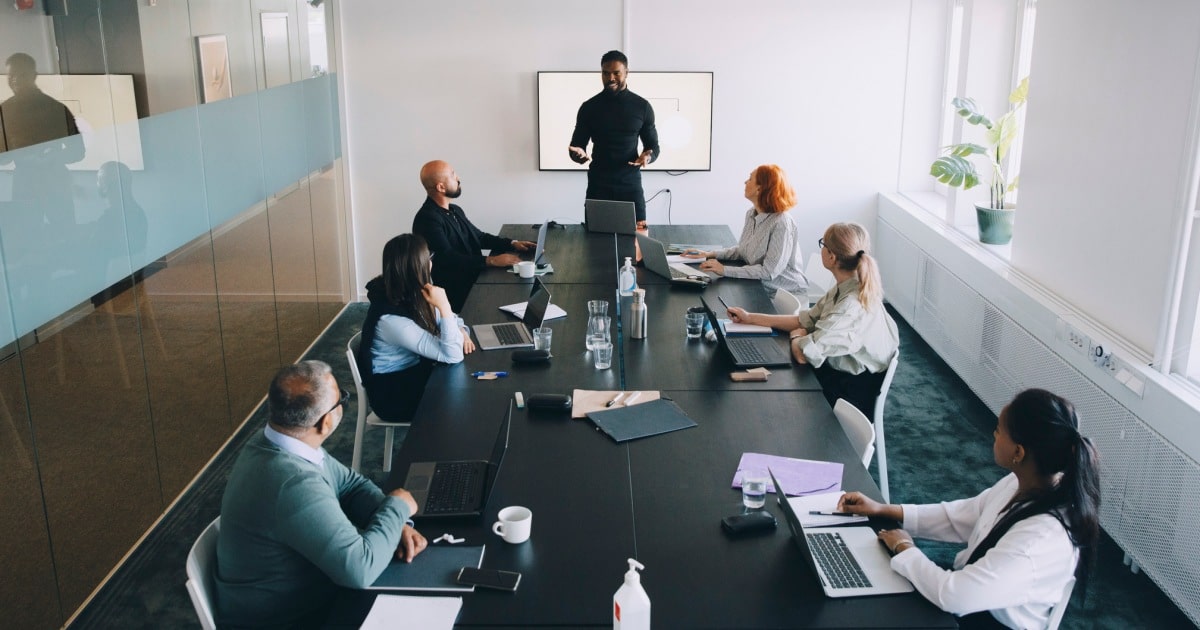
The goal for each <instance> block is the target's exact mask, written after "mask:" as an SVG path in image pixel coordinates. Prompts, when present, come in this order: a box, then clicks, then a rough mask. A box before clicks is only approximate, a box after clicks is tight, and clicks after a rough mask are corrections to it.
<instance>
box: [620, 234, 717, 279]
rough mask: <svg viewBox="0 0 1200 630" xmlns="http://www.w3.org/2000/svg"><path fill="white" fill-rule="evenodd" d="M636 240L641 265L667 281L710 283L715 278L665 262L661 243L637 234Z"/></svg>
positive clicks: (665, 249)
mask: <svg viewBox="0 0 1200 630" xmlns="http://www.w3.org/2000/svg"><path fill="white" fill-rule="evenodd" d="M637 240H638V247H639V248H641V250H642V263H644V264H645V265H646V268H647V269H649V270H650V271H653V272H654V273H656V274H658V275H660V276H662V277H664V278H666V279H667V280H688V279H693V280H695V279H699V280H704V281H708V282H711V281H713V280H716V278H717V275H716V274H712V273H709V272H707V271H703V270H700V269H697V268H695V267H689V266H688V265H685V264H684V263H670V262H667V248H666V246H664V245H663V244H662V242H661V241H658V240H655V239H652V238H650V237H649V236H646V235H645V234H638V235H637ZM696 262H700V261H699V260H697V261H696Z"/></svg>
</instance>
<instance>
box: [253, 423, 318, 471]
mask: <svg viewBox="0 0 1200 630" xmlns="http://www.w3.org/2000/svg"><path fill="white" fill-rule="evenodd" d="M263 435H264V436H265V437H266V438H267V441H269V442H270V443H272V444H274V445H275V446H278V447H279V449H280V450H282V451H284V452H285V453H291V454H292V455H295V456H296V457H299V458H301V459H306V460H308V461H310V462H312V463H314V464H316V465H317V466H324V465H325V449H323V448H313V447H311V446H309V445H307V444H305V443H304V442H302V441H300V440H297V439H296V438H294V437H292V436H290V435H286V434H283V433H280V432H279V431H276V430H275V429H272V428H271V425H269V424H268V425H267V426H265V427H263Z"/></svg>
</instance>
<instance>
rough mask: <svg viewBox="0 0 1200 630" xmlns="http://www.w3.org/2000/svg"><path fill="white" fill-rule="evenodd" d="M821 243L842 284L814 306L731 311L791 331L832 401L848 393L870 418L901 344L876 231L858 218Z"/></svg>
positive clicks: (739, 318) (797, 351)
mask: <svg viewBox="0 0 1200 630" xmlns="http://www.w3.org/2000/svg"><path fill="white" fill-rule="evenodd" d="M817 244H818V245H820V247H821V263H822V265H824V267H825V268H826V269H828V270H829V271H830V272H831V273H833V277H834V278H835V279H836V280H837V285H836V286H834V287H833V288H832V289H830V290H829V292H828V293H826V294H825V295H824V296H822V297H821V298H820V299H818V300H817V303H816V304H814V305H813V307H812V308H810V309H808V310H807V311H801V312H800V315H799V316H796V315H768V314H764V313H747V312H746V311H745V310H744V309H741V308H737V307H732V308H730V309H729V317H730V318H731V319H732V320H733V321H735V322H745V323H748V324H759V325H763V326H770V327H772V328H778V329H780V330H786V331H788V332H789V333H790V334H791V338H792V342H791V347H792V356H793V357H795V359H796V361H797V362H799V363H808V364H810V365H812V366H813V369H814V373H815V374H816V377H817V380H818V381H820V383H821V388H822V389H823V390H824V391H825V399H826V400H828V401H829V404H830V405H831V406H832V405H833V404H834V403H835V402H837V399H838V398H845V399H846V400H847V401H848V402H850V403H851V404H853V405H854V406H855V407H858V408H859V410H861V411H862V412H863V413H864V414H865V415H866V416H867V417H868V418H871V417H873V413H874V410H875V397H876V396H878V395H879V388H880V386H881V385H882V384H883V377H884V374H885V372H886V371H887V367H888V363H889V362H891V360H892V356H893V355H894V354H895V353H896V350H897V348H899V347H900V336H899V333H898V332H897V330H896V322H895V321H893V320H892V317H891V316H890V315H888V313H887V311H886V310H885V309H884V308H883V287H882V286H881V281H880V278H879V268H878V267H877V266H876V264H875V258H874V257H873V256H872V255H871V237H870V235H868V234H867V230H866V229H865V228H863V226H861V225H859V224H857V223H834V224H833V225H831V226H829V227H828V228H827V229H826V230H825V236H824V237H822V238H821V239H820V240H818V241H817Z"/></svg>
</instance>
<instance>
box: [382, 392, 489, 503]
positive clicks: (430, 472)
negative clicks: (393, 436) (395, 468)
mask: <svg viewBox="0 0 1200 630" xmlns="http://www.w3.org/2000/svg"><path fill="white" fill-rule="evenodd" d="M510 424H512V401H511V400H510V401H509V403H508V411H506V412H505V414H504V421H503V422H501V423H500V432H499V433H498V434H497V435H496V444H495V446H493V447H492V455H491V457H489V458H488V460H487V461H482V460H465V461H451V462H416V463H414V464H410V465H409V467H408V475H407V476H406V477H405V478H404V486H403V487H404V489H405V490H408V491H409V492H411V493H412V495H413V499H415V500H416V501H417V515H416V518H437V517H447V516H477V515H479V514H482V513H483V509H484V508H485V507H487V501H488V497H489V496H491V494H492V486H493V485H495V484H496V477H497V476H498V475H499V474H500V463H501V462H503V461H504V453H505V451H507V450H508V429H509V425H510Z"/></svg>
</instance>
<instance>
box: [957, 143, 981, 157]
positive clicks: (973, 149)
mask: <svg viewBox="0 0 1200 630" xmlns="http://www.w3.org/2000/svg"><path fill="white" fill-rule="evenodd" d="M947 150H948V151H949V152H950V155H957V156H958V157H967V156H968V155H987V154H988V148H987V147H985V146H983V145H980V144H975V143H973V142H964V143H962V144H956V145H953V146H950V147H947Z"/></svg>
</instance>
